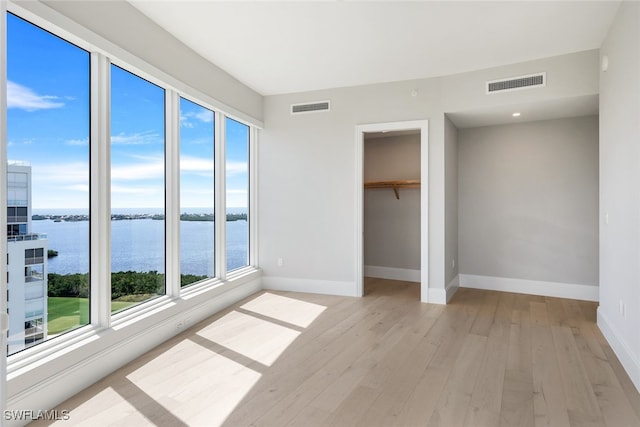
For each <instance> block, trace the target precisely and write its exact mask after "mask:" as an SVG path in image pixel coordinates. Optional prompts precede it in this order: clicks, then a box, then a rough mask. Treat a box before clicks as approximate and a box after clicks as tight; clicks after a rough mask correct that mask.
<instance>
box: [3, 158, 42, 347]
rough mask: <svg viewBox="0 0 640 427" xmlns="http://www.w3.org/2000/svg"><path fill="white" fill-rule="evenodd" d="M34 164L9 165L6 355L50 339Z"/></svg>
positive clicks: (14, 163)
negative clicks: (35, 225)
mask: <svg viewBox="0 0 640 427" xmlns="http://www.w3.org/2000/svg"><path fill="white" fill-rule="evenodd" d="M31 208H32V204H31V165H30V164H29V163H27V162H18V161H9V163H8V165H7V278H8V281H7V282H8V283H7V284H8V292H7V313H8V314H9V332H8V340H7V341H8V343H7V353H8V354H13V353H16V352H18V351H20V350H23V349H25V348H28V347H31V346H33V345H35V344H38V343H39V342H42V341H44V340H46V338H47V236H46V235H44V234H38V233H33V232H32V229H31Z"/></svg>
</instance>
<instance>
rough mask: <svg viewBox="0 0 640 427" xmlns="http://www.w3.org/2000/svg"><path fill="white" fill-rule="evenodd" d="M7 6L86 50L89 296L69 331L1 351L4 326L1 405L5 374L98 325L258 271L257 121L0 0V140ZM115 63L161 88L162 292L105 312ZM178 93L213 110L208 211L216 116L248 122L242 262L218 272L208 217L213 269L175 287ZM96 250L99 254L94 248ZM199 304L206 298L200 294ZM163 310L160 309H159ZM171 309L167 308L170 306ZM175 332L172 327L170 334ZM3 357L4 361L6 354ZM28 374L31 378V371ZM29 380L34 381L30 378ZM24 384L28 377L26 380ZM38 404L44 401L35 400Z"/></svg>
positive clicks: (219, 143)
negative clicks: (81, 320) (86, 310)
mask: <svg viewBox="0 0 640 427" xmlns="http://www.w3.org/2000/svg"><path fill="white" fill-rule="evenodd" d="M7 12H9V13H13V14H15V15H17V16H19V17H21V18H23V19H25V20H27V21H29V22H31V23H33V24H34V25H37V26H39V27H41V28H43V29H45V30H46V31H50V32H51V33H52V34H54V35H57V36H59V37H61V38H63V39H65V40H67V41H68V42H70V43H73V44H75V45H76V46H78V47H80V48H82V49H84V50H86V51H88V52H89V54H90V64H91V67H90V76H91V101H90V109H91V114H90V121H91V122H90V135H91V138H90V139H91V142H90V167H91V171H90V179H91V183H90V187H91V193H90V194H91V196H90V197H91V204H90V213H91V223H90V250H91V254H92V255H91V257H90V268H91V275H90V277H91V283H90V289H91V299H90V324H89V325H86V326H82V327H79V328H77V329H75V330H72V331H69V332H67V333H65V334H64V335H62V336H58V337H55V338H54V339H50V340H47V341H45V342H43V343H40V344H38V345H37V346H34V347H31V348H29V349H25V350H23V351H21V352H19V353H16V354H14V355H12V356H11V357H9V358H8V359H7V358H6V357H5V356H6V334H4V337H0V343H2V352H3V353H0V356H2V357H1V359H2V360H1V361H0V377H1V378H0V405H1V409H3V410H4V409H6V402H7V399H9V400H11V396H7V393H6V390H7V380H9V381H12V380H16V379H18V378H20V377H22V376H24V375H26V376H27V377H29V372H30V371H31V370H33V369H39V368H42V367H43V366H48V365H49V364H52V366H56V371H57V369H58V368H59V367H60V366H61V363H60V360H61V359H63V358H64V355H65V353H68V352H71V351H73V350H74V349H77V348H78V347H82V346H85V345H93V344H95V342H96V340H100V339H101V336H102V335H103V334H104V333H105V331H109V330H111V331H115V330H120V329H123V328H128V327H130V326H131V324H132V323H135V322H143V321H145V320H148V319H151V318H153V316H158V315H159V313H162V312H163V311H164V312H170V311H171V310H172V308H173V307H174V306H175V305H176V303H177V302H179V301H180V300H189V299H192V298H195V299H197V298H202V295H203V294H205V293H206V292H208V291H211V290H212V289H213V290H214V292H213V293H212V292H209V293H208V294H207V296H208V298H209V300H210V299H211V298H212V297H214V296H216V295H222V294H223V292H226V291H227V290H228V289H229V286H233V285H234V282H235V284H236V285H237V284H241V283H242V281H243V280H244V281H248V280H253V279H255V278H256V277H259V274H260V273H259V270H258V268H257V267H256V266H257V248H258V242H257V236H258V232H257V222H256V221H255V218H256V217H257V191H256V190H257V188H256V184H257V178H256V176H257V154H256V151H257V150H256V143H257V135H258V129H259V128H261V127H262V123H261V122H260V121H258V120H256V119H255V118H253V117H251V116H249V115H247V114H245V113H243V112H241V111H239V110H236V109H234V108H233V107H230V106H228V105H226V104H224V103H221V102H219V101H217V100H216V99H214V98H212V97H211V96H209V95H207V94H204V93H202V92H200V91H198V90H196V89H194V88H192V87H191V86H189V85H188V84H186V83H184V82H182V81H180V80H178V79H176V78H174V77H173V76H171V75H169V74H167V73H165V72H163V71H162V70H160V69H158V68H156V67H154V66H153V65H151V64H148V63H147V62H145V61H144V60H142V59H140V58H138V57H136V56H134V55H132V54H131V53H129V52H128V51H126V50H124V49H122V48H121V47H119V46H117V45H115V44H113V43H111V42H110V41H108V40H106V39H104V38H102V37H101V36H99V35H97V34H95V33H93V32H92V31H90V30H88V29H87V28H85V27H83V26H81V25H79V24H78V23H76V22H74V21H72V20H71V19H69V18H67V17H66V16H64V15H62V14H60V13H58V12H56V11H55V10H53V9H51V8H49V7H48V6H46V5H45V4H42V3H40V2H29V3H26V4H24V6H23V5H19V4H16V3H14V2H12V1H0V13H1V14H2V19H1V20H0V21H1V22H0V59H1V61H0V63H1V64H2V65H1V66H0V95H1V96H0V99H1V100H0V140H2V141H6V109H7V106H6V96H5V94H6V81H7V75H6V66H5V65H4V64H6V61H5V60H4V59H5V57H6V13H7ZM111 64H114V65H117V66H119V67H122V68H123V69H125V70H127V71H129V72H132V73H134V74H136V75H138V76H139V77H142V78H144V79H146V80H148V81H150V82H152V83H154V84H156V85H158V86H160V87H161V88H163V89H164V90H165V96H166V102H165V109H166V116H165V126H166V135H165V161H166V166H165V191H166V194H165V203H166V205H165V226H166V237H165V240H166V251H165V269H166V270H165V281H166V293H165V295H163V296H160V297H158V298H154V299H152V300H150V301H147V302H143V303H141V304H139V305H137V306H135V307H132V308H130V309H127V310H126V311H123V312H120V313H116V314H113V315H112V314H111V289H110V282H111V247H110V235H111V233H110V231H111V230H110V225H111V204H110V195H111V189H110V168H111V164H110V134H111V133H110V115H111V114H110V90H111V88H110V66H111ZM180 97H183V98H185V99H188V100H192V101H193V102H196V103H198V104H199V105H201V106H203V107H205V108H208V109H210V110H212V111H213V112H214V117H215V154H214V155H215V159H216V168H215V173H216V181H215V203H216V205H215V208H216V212H217V213H218V212H226V207H225V179H224V175H225V169H226V168H225V157H224V142H225V138H224V118H225V117H229V118H231V119H233V120H236V121H238V122H240V123H243V124H245V125H247V126H249V129H250V141H249V144H250V152H249V155H250V165H249V176H250V188H249V191H250V198H251V199H250V207H249V209H250V210H249V212H248V214H249V227H250V240H249V266H247V267H244V268H241V269H238V270H234V271H233V277H227V272H226V258H225V252H226V244H225V242H226V230H225V229H226V221H216V238H215V244H216V250H215V257H216V258H215V262H216V277H214V278H211V279H207V280H205V281H203V282H201V283H197V284H194V285H192V286H189V287H186V288H184V289H182V288H181V287H180V230H179V228H180V224H179V219H180V205H179V203H180V194H179V190H180V182H179V177H180V158H179V126H180V117H179V99H180ZM0 145H2V147H1V148H0V188H6V164H7V162H6V161H7V158H6V145H5V144H0ZM0 195H1V196H0V222H2V223H4V224H6V211H7V210H6V202H7V201H6V191H0ZM2 233H3V234H1V235H0V251H4V252H5V253H6V241H7V238H6V227H4V228H3V230H2ZM97 254H100V255H99V256H98V255H97ZM0 275H1V276H2V277H1V278H0V289H2V291H3V292H6V265H4V263H0ZM0 301H1V302H2V305H0V310H1V311H0V313H6V303H5V298H4V297H3V298H0ZM202 304H204V305H207V306H213V305H214V304H212V303H207V301H203V302H202ZM167 315H168V314H167ZM172 315H173V314H172ZM175 333H177V332H174V333H173V334H175ZM7 360H8V362H7ZM31 380H33V378H31ZM35 385H36V384H35V383H34V384H33V386H35ZM27 386H28V385H27ZM41 409H44V408H41Z"/></svg>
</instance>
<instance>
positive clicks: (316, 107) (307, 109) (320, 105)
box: [291, 101, 331, 114]
mask: <svg viewBox="0 0 640 427" xmlns="http://www.w3.org/2000/svg"><path fill="white" fill-rule="evenodd" d="M329 110H331V103H330V102H329V101H317V102H306V103H304V104H291V114H304V113H320V112H324V111H329Z"/></svg>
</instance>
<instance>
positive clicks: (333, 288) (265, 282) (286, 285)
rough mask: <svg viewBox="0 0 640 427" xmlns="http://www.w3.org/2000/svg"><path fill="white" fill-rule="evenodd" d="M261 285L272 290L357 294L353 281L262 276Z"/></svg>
mask: <svg viewBox="0 0 640 427" xmlns="http://www.w3.org/2000/svg"><path fill="white" fill-rule="evenodd" d="M262 287H263V289H271V290H274V291H290V292H308V293H312V294H327V295H340V296H346V297H355V296H358V290H357V289H356V284H355V282H338V281H332V280H315V279H299V278H292V277H276V276H262Z"/></svg>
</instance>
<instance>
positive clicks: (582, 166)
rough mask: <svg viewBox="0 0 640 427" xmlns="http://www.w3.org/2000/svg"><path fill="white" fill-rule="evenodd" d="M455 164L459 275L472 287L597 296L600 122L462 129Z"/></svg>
mask: <svg viewBox="0 0 640 427" xmlns="http://www.w3.org/2000/svg"><path fill="white" fill-rule="evenodd" d="M458 159H459V165H458V173H459V175H458V179H459V181H458V183H459V188H458V191H459V211H458V219H459V257H460V273H461V275H472V278H471V280H470V281H471V282H472V283H470V284H471V285H481V284H483V283H485V282H487V280H489V279H490V281H489V282H487V283H494V284H495V283H501V282H499V280H498V279H500V278H508V279H524V280H527V281H537V282H543V283H544V284H545V285H546V286H549V287H561V286H562V285H567V284H569V285H572V286H573V285H582V286H586V287H595V288H593V290H596V289H597V286H598V117H597V116H588V117H576V118H568V119H559V120H548V121H538V122H531V123H522V124H513V125H505V126H487V127H482V128H474V129H462V130H460V131H459V132H458ZM462 279H463V278H462V277H461V281H462V282H464V281H463V280H462ZM483 279H487V280H484V281H483ZM474 280H475V281H477V282H479V283H475V282H474ZM509 283H511V282H509ZM518 283H520V282H518ZM463 285H464V283H463ZM574 287H575V286H574ZM540 290H541V289H540V288H539V287H535V286H534V287H532V288H531V289H530V291H531V293H538V292H540ZM585 292H586V295H594V294H595V295H597V292H595V293H594V292H590V291H589V289H585Z"/></svg>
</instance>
